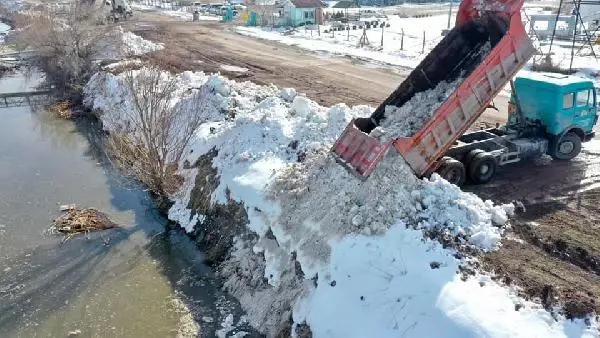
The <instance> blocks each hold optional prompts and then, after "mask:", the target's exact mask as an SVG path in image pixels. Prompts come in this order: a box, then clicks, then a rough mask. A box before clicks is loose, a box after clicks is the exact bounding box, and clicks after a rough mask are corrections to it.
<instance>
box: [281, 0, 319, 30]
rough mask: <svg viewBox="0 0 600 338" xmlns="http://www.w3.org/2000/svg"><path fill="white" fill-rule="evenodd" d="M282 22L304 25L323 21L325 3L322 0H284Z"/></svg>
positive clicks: (294, 25) (291, 24)
mask: <svg viewBox="0 0 600 338" xmlns="http://www.w3.org/2000/svg"><path fill="white" fill-rule="evenodd" d="M282 5H283V13H282V14H283V15H282V24H283V25H284V26H292V27H296V26H304V25H313V24H316V23H318V24H322V23H323V3H321V1H320V0H284V1H283V2H282Z"/></svg>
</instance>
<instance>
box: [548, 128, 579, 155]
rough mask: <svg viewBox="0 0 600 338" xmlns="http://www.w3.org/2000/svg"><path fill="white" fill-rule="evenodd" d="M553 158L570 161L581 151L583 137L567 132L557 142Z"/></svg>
mask: <svg viewBox="0 0 600 338" xmlns="http://www.w3.org/2000/svg"><path fill="white" fill-rule="evenodd" d="M552 150H553V151H552V154H551V155H552V158H554V159H556V160H562V161H568V160H570V159H572V158H574V157H575V156H577V155H579V153H580V152H581V139H580V138H579V136H577V135H576V134H574V133H567V134H566V135H564V136H563V137H561V138H560V140H558V142H556V143H555V145H554V149H552Z"/></svg>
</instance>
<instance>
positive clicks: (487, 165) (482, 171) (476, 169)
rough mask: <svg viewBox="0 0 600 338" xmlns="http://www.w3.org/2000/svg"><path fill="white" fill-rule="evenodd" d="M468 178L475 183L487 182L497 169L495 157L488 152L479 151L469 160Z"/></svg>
mask: <svg viewBox="0 0 600 338" xmlns="http://www.w3.org/2000/svg"><path fill="white" fill-rule="evenodd" d="M468 165H469V179H471V181H473V183H476V184H484V183H487V182H489V181H490V180H491V179H492V178H493V177H494V176H495V175H496V170H497V169H498V164H497V163H496V159H495V158H494V156H492V154H490V153H486V152H483V153H479V154H477V155H476V156H475V157H474V158H473V159H472V160H471V161H470V162H469V164H468Z"/></svg>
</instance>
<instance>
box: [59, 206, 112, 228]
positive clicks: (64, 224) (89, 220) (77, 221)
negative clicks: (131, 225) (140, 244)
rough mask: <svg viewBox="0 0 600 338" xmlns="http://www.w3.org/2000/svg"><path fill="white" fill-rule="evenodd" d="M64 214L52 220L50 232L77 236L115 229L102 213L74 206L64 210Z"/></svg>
mask: <svg viewBox="0 0 600 338" xmlns="http://www.w3.org/2000/svg"><path fill="white" fill-rule="evenodd" d="M61 210H63V211H64V213H63V214H62V215H61V216H59V217H58V218H57V219H55V220H54V222H53V225H52V227H51V230H52V231H57V232H60V233H65V234H71V235H73V234H77V233H81V232H88V231H97V230H106V229H110V228H115V227H117V224H116V223H115V222H113V221H111V220H110V219H109V218H108V217H107V216H106V215H105V214H104V213H102V212H101V211H98V210H96V209H93V208H86V209H81V208H77V207H75V206H73V207H71V206H69V208H64V209H63V206H61Z"/></svg>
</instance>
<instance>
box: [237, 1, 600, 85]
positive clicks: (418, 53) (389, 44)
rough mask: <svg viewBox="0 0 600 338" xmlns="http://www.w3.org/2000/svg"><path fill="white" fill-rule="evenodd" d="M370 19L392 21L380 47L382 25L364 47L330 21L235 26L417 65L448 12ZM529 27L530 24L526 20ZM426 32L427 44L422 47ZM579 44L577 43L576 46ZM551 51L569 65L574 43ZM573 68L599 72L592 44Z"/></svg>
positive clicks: (534, 8) (532, 9)
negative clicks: (313, 25) (290, 28)
mask: <svg viewBox="0 0 600 338" xmlns="http://www.w3.org/2000/svg"><path fill="white" fill-rule="evenodd" d="M539 6H540V5H536V4H530V6H529V7H528V9H527V10H526V12H527V13H528V14H532V13H537V12H540V10H541V9H540V7H539ZM526 7H527V6H526ZM378 11H381V9H378ZM388 11H389V10H388ZM364 20H367V19H364ZM368 20H380V22H381V21H382V20H383V21H384V22H386V23H389V24H390V27H389V28H384V32H383V47H381V35H382V32H381V28H371V29H369V30H367V36H368V39H369V42H370V44H369V45H366V46H363V47H360V46H359V39H360V37H361V36H362V30H359V29H357V30H350V31H335V32H329V33H324V31H325V30H330V29H331V26H329V25H323V26H321V28H320V30H321V34H320V36H319V35H318V34H317V30H316V29H307V28H304V27H299V28H298V29H297V30H296V31H294V32H292V33H291V34H289V33H286V34H284V33H283V32H284V30H283V29H279V30H278V29H271V28H261V27H236V31H237V32H238V33H240V34H243V35H247V36H252V37H255V38H260V39H266V40H273V41H278V42H280V43H283V44H286V45H294V46H298V47H300V48H303V49H307V50H311V51H318V52H325V53H328V54H331V55H340V56H349V57H353V58H357V59H360V60H363V61H366V62H371V63H375V64H386V65H391V66H400V67H407V68H414V67H416V66H417V65H418V64H419V62H421V60H422V59H423V58H424V57H425V56H426V55H427V53H429V51H431V49H432V48H433V47H434V46H435V45H436V44H437V43H439V41H440V40H441V39H442V36H441V33H442V30H443V29H446V28H447V20H448V15H433V16H430V17H423V18H401V17H399V16H398V15H392V14H389V13H388V14H387V18H384V19H382V18H379V19H377V18H370V19H368ZM454 21H455V16H453V17H452V18H451V23H452V24H454ZM526 27H528V26H527V24H526ZM527 29H528V28H527ZM348 32H349V34H348ZM402 32H404V45H403V49H401V39H402ZM424 35H425V46H424V48H423V36H424ZM536 45H537V47H538V48H539V49H540V50H541V51H542V52H545V53H546V52H547V51H548V49H549V41H541V42H537V41H536ZM579 46H580V45H579V44H577V46H576V48H577V47H579ZM552 51H553V54H554V56H553V60H554V61H555V62H556V63H558V65H559V66H560V67H561V68H564V69H568V68H569V63H570V58H571V43H570V42H568V41H554V46H553V49H552ZM595 52H596V55H600V46H596V47H595ZM532 62H533V61H530V62H529V64H528V67H530V66H531V65H532ZM573 68H574V69H576V70H578V71H581V72H583V73H585V74H586V75H587V76H588V77H589V76H590V74H597V73H599V72H600V62H599V61H598V60H596V59H595V58H593V57H592V56H591V52H590V49H589V47H586V48H584V49H583V52H582V53H578V54H577V55H576V56H575V58H574V61H573ZM599 83H600V82H599Z"/></svg>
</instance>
